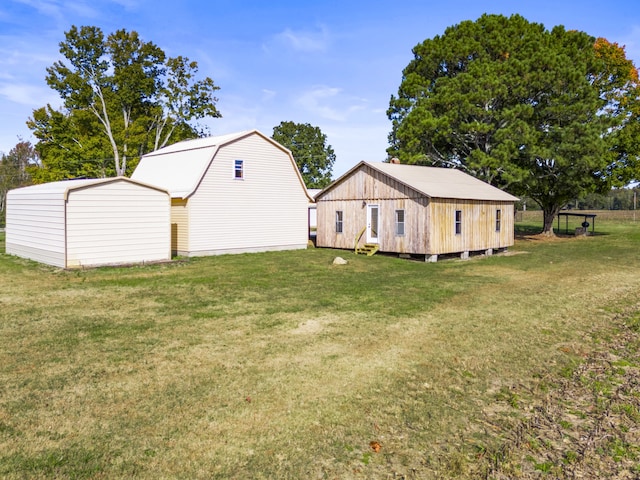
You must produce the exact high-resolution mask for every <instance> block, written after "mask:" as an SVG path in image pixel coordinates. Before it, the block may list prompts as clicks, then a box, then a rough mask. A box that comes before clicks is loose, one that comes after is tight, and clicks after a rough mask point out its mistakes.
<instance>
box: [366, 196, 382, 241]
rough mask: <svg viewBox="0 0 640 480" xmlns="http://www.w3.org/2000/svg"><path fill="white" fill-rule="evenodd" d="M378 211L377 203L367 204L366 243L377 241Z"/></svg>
mask: <svg viewBox="0 0 640 480" xmlns="http://www.w3.org/2000/svg"><path fill="white" fill-rule="evenodd" d="M379 211H380V210H379V209H378V205H367V243H378V234H379V225H380V222H379V220H380V219H379V216H380V215H379Z"/></svg>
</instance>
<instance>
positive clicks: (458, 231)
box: [456, 210, 462, 235]
mask: <svg viewBox="0 0 640 480" xmlns="http://www.w3.org/2000/svg"><path fill="white" fill-rule="evenodd" d="M461 233H462V210H456V235H459V234H461Z"/></svg>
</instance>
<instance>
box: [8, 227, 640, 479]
mask: <svg viewBox="0 0 640 480" xmlns="http://www.w3.org/2000/svg"><path fill="white" fill-rule="evenodd" d="M536 221H537V220H535V219H532V218H526V219H524V220H523V222H522V223H519V225H518V230H519V231H520V232H522V233H525V234H528V233H531V232H532V231H533V230H534V228H535V225H536V223H535V222H536ZM596 226H597V229H598V233H599V235H597V236H592V237H586V238H559V239H555V240H543V239H541V238H539V237H536V236H523V237H521V238H519V239H518V241H517V243H516V245H515V246H514V247H513V248H511V249H509V252H508V254H506V255H496V256H493V257H489V258H480V257H474V258H472V259H471V260H469V261H460V260H448V261H443V262H438V263H436V264H428V263H424V262H417V261H407V260H401V259H398V258H394V257H390V256H382V255H376V256H373V257H363V256H355V255H353V254H352V253H351V252H345V251H334V250H328V249H309V250H306V251H294V252H271V253H262V254H247V255H227V256H218V257H208V258H196V259H190V260H187V261H179V262H174V263H170V264H164V265H154V266H145V267H130V268H101V269H94V270H85V271H61V270H57V269H54V268H50V267H46V266H42V265H39V264H36V263H33V262H30V261H26V260H22V259H18V258H15V257H11V256H8V255H0V477H2V478H16V479H18V478H52V477H58V478H133V477H135V478H220V479H226V478H460V477H474V476H487V475H488V473H487V472H490V471H494V470H496V468H495V467H496V465H497V464H498V463H500V462H503V463H505V464H506V463H507V461H509V462H511V463H513V465H512V464H511V463H510V464H509V468H511V469H512V470H511V471H512V472H519V473H520V474H522V475H524V474H525V473H526V472H528V471H529V470H530V471H534V472H537V473H538V474H540V473H541V472H542V471H544V470H545V469H547V471H553V468H560V467H559V466H558V465H555V464H553V463H552V464H551V465H549V466H548V465H547V464H546V463H544V462H545V461H543V460H540V459H539V457H540V455H538V456H536V454H535V452H533V453H531V455H529V454H527V455H528V456H527V455H523V459H524V460H521V461H520V460H518V461H517V462H516V460H513V459H508V458H507V456H506V455H505V454H504V449H503V448H502V446H503V445H505V444H506V442H508V441H510V439H511V436H510V435H511V433H512V432H514V431H516V430H517V429H518V428H521V427H520V426H521V425H522V424H523V423H522V422H525V421H526V419H527V418H529V415H530V409H529V406H532V405H534V404H537V403H536V402H539V401H540V400H541V399H544V398H545V397H546V396H548V395H550V394H551V393H550V392H553V391H554V390H557V385H559V384H558V383H557V382H556V379H562V378H567V375H568V374H567V372H569V376H570V375H571V372H574V371H575V369H576V368H578V366H579V365H581V364H582V363H584V362H585V361H586V359H588V358H590V355H592V354H595V353H596V352H598V351H600V350H601V349H602V348H603V347H607V348H609V347H608V346H609V345H610V344H612V343H611V342H613V340H614V339H616V338H618V337H617V335H619V333H620V331H621V330H622V329H624V328H625V325H627V326H628V325H635V323H634V322H635V320H636V319H638V312H639V311H640V303H639V302H640V300H639V298H640V274H639V273H638V272H639V268H640V248H639V247H640V225H638V224H636V223H634V222H627V221H624V222H623V221H615V220H608V221H607V220H603V221H601V222H599V223H598V224H597V225H596ZM3 250H4V234H0V251H3ZM337 255H339V256H342V257H343V258H346V259H347V260H348V262H349V263H348V264H347V265H344V266H334V265H332V260H333V258H334V257H335V256H337ZM636 323H637V322H636ZM634 352H635V350H633V351H631V353H630V355H633V354H635V353H634ZM620 355H622V353H620ZM621 358H622V357H621ZM624 361H625V362H627V363H629V364H630V365H633V362H635V361H636V360H634V359H627V358H626V357H625V360H624ZM585 408H586V407H585ZM629 408H630V409H631V410H630V411H631V413H630V414H629V415H631V414H633V412H635V410H633V408H635V407H633V403H632V404H631V407H629ZM635 428H636V429H637V423H636V426H635ZM372 442H375V443H372ZM372 445H373V447H372ZM623 447H624V445H623ZM501 448H502V450H501ZM541 448H542V447H540V448H538V450H537V451H538V452H540V451H541ZM622 451H623V453H624V454H625V455H627V456H626V457H624V458H623V460H621V461H620V462H619V465H620V468H623V469H624V468H627V464H628V463H631V464H633V462H637V460H636V459H635V453H634V451H633V449H629V448H627V449H626V450H625V449H624V448H622ZM492 452H493V453H492ZM496 452H498V453H499V452H502V453H500V455H498V454H497V453H496ZM612 455H613V454H612ZM514 462H515V463H514ZM547 467H548V468H547ZM505 468H506V467H505ZM629 468H631V467H629ZM394 476H395V477H394Z"/></svg>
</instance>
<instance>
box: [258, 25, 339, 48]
mask: <svg viewBox="0 0 640 480" xmlns="http://www.w3.org/2000/svg"><path fill="white" fill-rule="evenodd" d="M272 44H275V45H276V46H284V47H285V48H288V49H291V50H293V51H295V52H301V53H314V52H326V51H327V49H328V48H329V45H330V44H331V35H330V34H329V31H328V29H327V28H326V27H325V26H320V27H319V30H317V31H294V30H291V29H290V28H287V29H285V30H284V31H283V32H281V33H278V34H277V35H275V36H274V37H273V40H272V41H271V42H269V43H268V45H266V46H265V48H266V50H270V48H269V47H270V46H271V45H272Z"/></svg>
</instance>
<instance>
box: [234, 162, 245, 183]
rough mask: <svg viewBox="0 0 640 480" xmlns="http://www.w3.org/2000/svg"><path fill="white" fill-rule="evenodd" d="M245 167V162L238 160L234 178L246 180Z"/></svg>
mask: <svg viewBox="0 0 640 480" xmlns="http://www.w3.org/2000/svg"><path fill="white" fill-rule="evenodd" d="M243 167H244V165H243V161H242V160H236V162H235V165H234V171H233V178H236V179H238V180H242V179H243V178H244V169H243Z"/></svg>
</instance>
